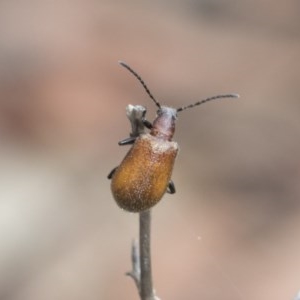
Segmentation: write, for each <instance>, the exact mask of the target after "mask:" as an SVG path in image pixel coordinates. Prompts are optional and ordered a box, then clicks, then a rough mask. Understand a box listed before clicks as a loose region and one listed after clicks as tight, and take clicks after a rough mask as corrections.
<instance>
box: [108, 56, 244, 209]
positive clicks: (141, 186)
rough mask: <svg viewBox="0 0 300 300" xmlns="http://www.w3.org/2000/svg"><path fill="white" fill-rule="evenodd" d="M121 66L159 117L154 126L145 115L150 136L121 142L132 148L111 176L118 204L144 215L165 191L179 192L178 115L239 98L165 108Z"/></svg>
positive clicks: (210, 98) (203, 101)
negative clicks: (173, 177) (176, 179)
mask: <svg viewBox="0 0 300 300" xmlns="http://www.w3.org/2000/svg"><path fill="white" fill-rule="evenodd" d="M119 63H120V65H121V66H123V67H124V68H126V69H127V70H128V71H129V72H130V73H132V74H133V75H134V76H135V77H136V78H137V79H138V80H139V82H140V83H141V84H142V86H143V87H144V89H145V91H146V92H147V94H148V95H149V97H150V98H151V99H152V100H153V102H154V103H155V105H156V106H157V107H158V110H157V117H156V119H155V120H154V121H153V123H150V122H149V121H148V120H146V118H145V114H146V110H145V111H144V112H143V116H142V123H143V125H144V126H145V127H146V128H148V129H149V130H150V132H149V133H141V134H139V135H138V136H130V137H129V138H127V139H124V140H122V141H120V142H119V145H129V144H132V147H131V148H130V150H129V151H128V153H127V154H126V156H125V158H124V159H123V161H122V162H121V164H120V165H119V166H118V167H116V168H114V169H113V170H112V171H111V172H110V173H109V175H108V179H111V191H112V194H113V197H114V199H115V200H116V202H117V204H118V205H119V206H120V207H121V208H123V209H124V210H126V211H129V212H141V211H144V210H148V209H150V208H151V207H153V206H154V205H155V204H156V203H158V202H159V201H160V200H161V198H162V197H163V195H164V194H165V193H166V192H168V193H170V194H174V193H175V191H176V190H175V185H174V183H173V181H172V180H171V175H172V170H173V166H174V162H175V159H176V156H177V153H178V144H177V142H175V141H172V138H173V135H174V132H175V123H176V120H177V113H178V112H181V111H183V110H185V109H187V108H192V107H194V106H197V105H201V104H203V103H205V102H208V101H211V100H215V99H220V98H238V97H239V95H238V94H226V95H217V96H213V97H209V98H206V99H203V100H200V101H198V102H196V103H194V104H190V105H187V106H182V107H180V108H172V107H168V106H162V105H160V103H159V102H158V101H157V100H156V99H155V98H154V96H153V95H152V94H151V92H150V90H149V89H148V87H147V85H146V84H145V82H144V81H143V79H142V78H141V77H140V75H139V74H138V73H136V72H135V71H134V70H133V69H132V68H131V67H130V66H129V65H127V64H126V63H124V62H122V61H120V62H119Z"/></svg>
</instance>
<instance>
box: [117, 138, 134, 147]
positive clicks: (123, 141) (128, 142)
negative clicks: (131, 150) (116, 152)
mask: <svg viewBox="0 0 300 300" xmlns="http://www.w3.org/2000/svg"><path fill="white" fill-rule="evenodd" d="M136 138H137V137H136V136H131V137H129V138H127V139H124V140H122V141H120V142H118V145H119V146H124V145H130V144H133V143H134V141H135V140H136Z"/></svg>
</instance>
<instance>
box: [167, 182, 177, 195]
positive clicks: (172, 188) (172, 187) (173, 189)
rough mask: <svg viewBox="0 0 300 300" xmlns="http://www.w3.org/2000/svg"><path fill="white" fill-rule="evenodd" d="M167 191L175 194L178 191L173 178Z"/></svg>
mask: <svg viewBox="0 0 300 300" xmlns="http://www.w3.org/2000/svg"><path fill="white" fill-rule="evenodd" d="M167 193H169V194H175V193H176V189H175V185H174V182H173V181H172V180H170V181H169V184H168V188H167Z"/></svg>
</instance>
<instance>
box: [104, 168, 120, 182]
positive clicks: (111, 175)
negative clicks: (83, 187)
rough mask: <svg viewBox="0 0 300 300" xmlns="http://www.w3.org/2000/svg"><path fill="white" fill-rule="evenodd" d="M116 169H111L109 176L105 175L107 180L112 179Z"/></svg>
mask: <svg viewBox="0 0 300 300" xmlns="http://www.w3.org/2000/svg"><path fill="white" fill-rule="evenodd" d="M117 169H118V167H115V168H113V169H112V170H111V171H110V172H109V174H108V175H107V178H108V179H112V177H113V175H114V174H115V172H116V170H117Z"/></svg>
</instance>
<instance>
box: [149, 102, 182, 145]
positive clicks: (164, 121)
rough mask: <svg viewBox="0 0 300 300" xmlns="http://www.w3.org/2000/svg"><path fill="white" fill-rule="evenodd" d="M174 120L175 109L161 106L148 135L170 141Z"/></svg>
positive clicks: (175, 115) (175, 116)
mask: <svg viewBox="0 0 300 300" xmlns="http://www.w3.org/2000/svg"><path fill="white" fill-rule="evenodd" d="M176 119H177V111H176V109H174V108H171V107H166V106H162V107H161V108H160V109H159V110H158V112H157V117H156V119H155V120H154V122H153V127H152V129H151V132H150V134H151V135H153V136H155V137H158V138H161V139H164V140H168V141H171V140H172V137H173V135H174V132H175V122H176Z"/></svg>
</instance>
